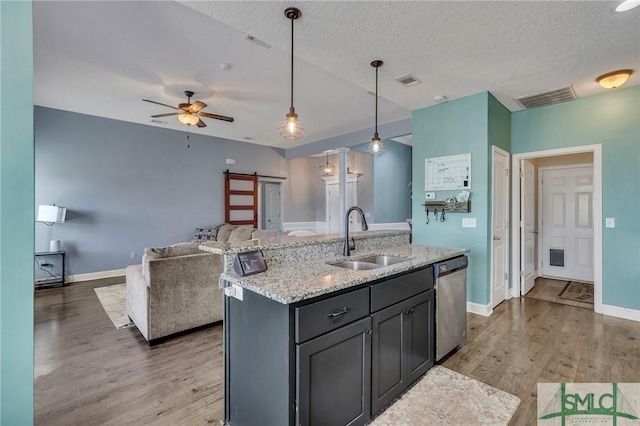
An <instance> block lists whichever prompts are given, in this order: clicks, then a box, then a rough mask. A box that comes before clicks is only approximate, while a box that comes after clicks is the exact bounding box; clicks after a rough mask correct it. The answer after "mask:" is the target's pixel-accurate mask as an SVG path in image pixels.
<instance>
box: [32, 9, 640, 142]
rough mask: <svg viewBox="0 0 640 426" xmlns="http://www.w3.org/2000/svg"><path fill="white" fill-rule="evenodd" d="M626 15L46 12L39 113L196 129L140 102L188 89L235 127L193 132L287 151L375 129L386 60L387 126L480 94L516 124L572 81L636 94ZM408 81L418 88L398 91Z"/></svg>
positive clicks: (637, 64)
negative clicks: (625, 74) (297, 129)
mask: <svg viewBox="0 0 640 426" xmlns="http://www.w3.org/2000/svg"><path fill="white" fill-rule="evenodd" d="M618 3H619V2H603V1H566V2H565V1H547V2H538V1H518V2H515V1H513V2H506V1H495V2H482V1H437V2H429V1H424V2H417V1H414V2H405V1H394V2H382V1H351V2H346V1H345V2H328V1H314V2H307V1H305V2H297V3H292V2H271V1H257V2H249V1H230V2H225V1H198V2H182V4H179V3H176V2H166V1H159V2H153V1H146V2H57V1H45V2H34V45H35V90H36V100H35V102H36V104H37V105H42V106H48V107H52V108H59V109H63V110H69V111H75V112H83V113H86V114H90V115H97V116H102V117H107V118H114V119H120V120H126V121H131V122H136V123H142V124H149V125H155V126H162V127H167V128H173V129H177V130H184V129H185V127H184V126H183V125H180V124H179V123H178V121H177V119H176V118H175V117H168V118H165V119H163V121H166V123H151V122H150V119H149V116H150V115H152V114H160V113H164V112H170V110H168V109H166V108H164V107H162V106H156V105H152V104H148V103H143V102H141V101H140V100H141V99H142V98H148V99H154V100H157V101H159V102H163V103H168V104H177V103H179V102H184V97H183V96H182V92H183V91H184V90H186V89H189V90H193V91H195V92H197V93H198V94H197V95H196V96H195V98H196V99H201V100H203V101H204V102H206V103H207V104H208V105H209V106H208V107H207V108H206V109H205V111H207V112H212V113H217V114H222V115H231V116H234V117H235V118H236V121H235V123H224V122H218V121H215V120H207V121H206V123H207V124H208V127H206V128H204V129H192V131H193V132H197V133H202V134H207V135H212V136H219V137H225V138H230V139H236V140H243V141H246V140H247V139H246V138H247V137H249V138H251V142H254V143H260V144H265V145H271V146H277V147H282V148H288V147H292V146H296V145H300V144H305V143H311V142H315V141H318V140H322V139H325V138H329V137H333V136H337V135H340V134H345V133H349V132H354V131H357V130H361V129H364V128H369V127H372V125H373V108H374V98H373V97H372V96H371V94H368V93H367V92H368V91H373V90H374V89H375V72H374V70H373V68H372V67H371V66H370V65H369V63H370V62H371V60H373V59H382V60H384V62H385V64H384V66H383V67H382V68H380V89H379V93H380V112H379V122H380V123H386V122H392V121H396V120H399V119H403V118H407V117H410V115H411V111H412V110H415V109H418V108H422V107H425V106H430V105H433V104H434V103H435V102H434V97H435V96H445V97H446V98H447V99H455V98H459V97H463V96H467V95H471V94H474V93H478V92H481V91H490V92H491V93H493V94H494V95H495V96H496V97H497V98H498V99H499V100H500V101H501V102H502V103H503V104H504V105H505V106H506V107H507V108H509V109H510V110H512V111H515V110H517V109H519V106H518V105H517V103H516V102H515V101H514V100H513V98H514V97H519V96H523V95H528V94H531V93H535V92H540V91H544V90H548V89H553V88H556V87H559V86H563V85H567V84H572V85H573V86H574V88H575V91H576V94H577V95H578V97H583V96H587V95H591V94H595V93H599V92H602V91H604V89H602V88H600V87H599V86H598V85H597V83H596V82H595V81H594V79H595V77H597V76H598V75H600V74H603V73H605V72H608V71H611V70H615V69H620V68H632V69H635V70H636V73H635V74H634V75H632V77H631V79H630V81H629V82H628V83H627V86H631V85H635V84H638V83H639V82H640V8H637V9H634V10H632V11H629V12H626V13H616V12H614V8H615V6H616V5H617V4H618ZM292 5H295V6H297V7H299V8H300V9H301V11H302V17H301V18H300V19H298V20H297V21H296V24H295V41H296V43H295V54H296V80H295V101H294V104H295V106H296V111H297V112H298V114H299V115H300V119H301V121H302V123H303V125H304V127H305V128H306V129H307V133H306V134H305V136H304V137H303V139H301V140H299V141H296V142H290V141H285V140H283V139H281V138H280V136H279V135H278V132H277V128H278V126H279V125H280V123H281V122H282V120H283V119H284V115H285V114H286V113H287V112H288V106H289V62H288V61H289V54H290V50H289V49H290V46H289V43H290V39H289V37H290V22H289V20H288V19H286V18H285V17H284V14H283V12H284V9H285V8H286V7H288V6H292ZM185 6H187V7H185ZM247 34H250V35H252V36H254V37H256V38H258V39H260V40H262V41H264V42H266V43H268V44H270V45H272V47H271V48H269V49H266V48H264V47H261V46H258V45H257V44H254V43H251V42H249V41H247V40H246V35H247ZM221 63H229V64H230V65H231V69H230V70H226V71H225V70H222V69H221V68H220V66H219V65H220V64H221ZM407 73H411V74H412V75H414V76H415V77H417V78H418V79H419V80H420V81H421V82H422V83H421V84H418V85H415V86H412V87H404V86H402V85H401V84H400V83H398V82H396V81H394V78H396V77H399V76H401V75H404V74H407ZM381 136H382V137H392V136H397V135H381ZM362 142H366V141H362Z"/></svg>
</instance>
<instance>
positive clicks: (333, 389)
mask: <svg viewBox="0 0 640 426" xmlns="http://www.w3.org/2000/svg"><path fill="white" fill-rule="evenodd" d="M296 349H297V369H296V370H297V374H296V399H297V405H298V407H297V423H298V424H299V425H304V426H307V425H312V426H317V425H353V426H355V425H364V424H365V423H366V422H368V421H369V419H370V417H371V398H370V395H371V318H370V317H366V318H363V319H361V320H360V321H356V322H354V323H351V324H349V325H347V326H344V327H342V328H339V329H337V330H334V331H332V332H330V333H327V334H324V335H322V336H320V337H317V338H315V339H312V340H309V341H308V342H306V343H303V344H301V345H297V347H296Z"/></svg>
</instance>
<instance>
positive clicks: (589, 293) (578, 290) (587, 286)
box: [558, 281, 593, 303]
mask: <svg viewBox="0 0 640 426" xmlns="http://www.w3.org/2000/svg"><path fill="white" fill-rule="evenodd" d="M558 297H559V298H561V299H567V300H575V301H576V302H585V303H593V284H591V283H580V282H575V281H569V282H568V283H567V285H566V286H564V288H563V289H562V291H561V292H560V294H559V295H558Z"/></svg>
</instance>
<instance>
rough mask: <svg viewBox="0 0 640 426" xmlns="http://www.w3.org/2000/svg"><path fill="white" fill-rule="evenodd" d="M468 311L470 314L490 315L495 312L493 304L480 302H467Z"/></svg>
mask: <svg viewBox="0 0 640 426" xmlns="http://www.w3.org/2000/svg"><path fill="white" fill-rule="evenodd" d="M467 312H469V313H470V314H477V315H482V316H483V317H488V316H489V315H491V314H492V313H493V308H491V305H481V304H479V303H473V302H467Z"/></svg>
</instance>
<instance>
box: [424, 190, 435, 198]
mask: <svg viewBox="0 0 640 426" xmlns="http://www.w3.org/2000/svg"><path fill="white" fill-rule="evenodd" d="M424 199H425V200H435V199H436V193H435V192H425V193H424Z"/></svg>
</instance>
